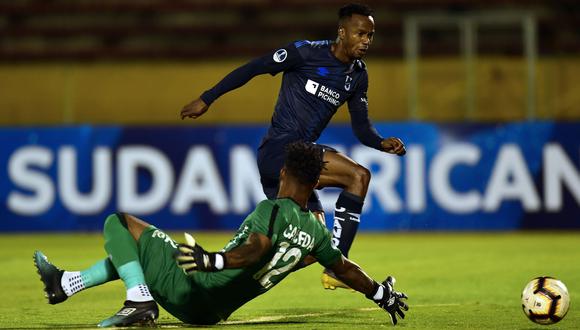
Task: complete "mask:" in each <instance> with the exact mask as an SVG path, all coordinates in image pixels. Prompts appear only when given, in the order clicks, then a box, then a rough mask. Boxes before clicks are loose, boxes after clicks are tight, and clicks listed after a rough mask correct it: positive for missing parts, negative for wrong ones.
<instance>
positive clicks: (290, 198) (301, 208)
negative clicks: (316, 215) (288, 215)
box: [277, 197, 310, 212]
mask: <svg viewBox="0 0 580 330" xmlns="http://www.w3.org/2000/svg"><path fill="white" fill-rule="evenodd" d="M277 199H288V200H291V201H292V202H294V204H296V205H297V206H298V207H299V208H300V210H301V211H303V212H308V211H310V210H308V209H306V208H303V207H302V206H300V204H298V202H297V201H295V200H294V198H292V197H280V198H277Z"/></svg>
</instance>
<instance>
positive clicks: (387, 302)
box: [366, 276, 409, 325]
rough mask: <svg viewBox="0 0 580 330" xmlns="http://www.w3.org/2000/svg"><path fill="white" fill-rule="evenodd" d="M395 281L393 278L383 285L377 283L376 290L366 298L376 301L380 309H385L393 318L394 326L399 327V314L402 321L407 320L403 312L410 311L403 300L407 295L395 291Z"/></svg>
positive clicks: (388, 278) (389, 278)
mask: <svg viewBox="0 0 580 330" xmlns="http://www.w3.org/2000/svg"><path fill="white" fill-rule="evenodd" d="M394 284H395V279H394V278H393V277H391V276H389V277H387V279H386V280H385V281H384V282H383V283H382V284H379V283H376V282H375V290H374V291H373V293H372V294H370V295H367V296H366V297H367V298H369V299H371V300H372V301H374V302H375V303H376V304H377V305H379V307H380V308H382V309H384V310H385V311H386V312H387V313H389V316H390V317H391V322H393V325H397V314H399V317H401V319H404V318H405V313H403V311H408V310H409V306H407V304H406V303H405V302H404V301H403V300H402V299H407V295H406V294H404V293H402V292H397V291H395V290H394V289H393V285H394Z"/></svg>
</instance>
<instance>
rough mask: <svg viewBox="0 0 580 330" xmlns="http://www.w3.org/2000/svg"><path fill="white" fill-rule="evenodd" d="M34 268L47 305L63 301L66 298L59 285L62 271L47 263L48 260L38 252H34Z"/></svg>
mask: <svg viewBox="0 0 580 330" xmlns="http://www.w3.org/2000/svg"><path fill="white" fill-rule="evenodd" d="M32 259H33V260H34V266H36V272H37V273H38V275H40V280H41V281H42V283H44V291H45V292H46V297H47V298H48V303H49V304H52V305H54V304H58V303H61V302H63V301H65V300H66V299H67V298H68V296H67V295H66V293H65V292H64V290H63V289H62V285H61V284H60V282H61V279H62V274H63V273H64V270H60V269H58V268H57V267H56V266H55V265H53V264H51V263H50V262H49V261H48V258H47V257H46V256H45V255H44V254H42V252H40V251H34V256H33V258H32Z"/></svg>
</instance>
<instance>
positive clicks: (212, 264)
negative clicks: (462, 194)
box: [175, 233, 272, 274]
mask: <svg viewBox="0 0 580 330" xmlns="http://www.w3.org/2000/svg"><path fill="white" fill-rule="evenodd" d="M185 240H186V243H184V244H178V246H177V251H176V254H175V259H176V261H177V265H178V266H179V267H180V268H181V269H183V271H184V272H185V273H187V274H191V273H193V272H195V271H202V272H217V271H220V270H223V269H228V268H243V267H246V266H250V265H253V264H255V263H257V262H258V261H259V260H260V259H261V258H262V256H264V255H265V254H266V253H267V252H268V251H269V249H270V247H271V246H272V242H271V241H270V238H268V236H266V235H263V234H260V233H251V234H250V235H249V236H248V238H247V239H246V242H245V243H244V244H242V245H240V246H237V247H235V248H233V249H231V250H230V251H227V252H207V251H206V250H205V249H204V248H203V247H201V246H200V245H199V244H197V243H196V242H195V239H193V237H191V235H189V234H185Z"/></svg>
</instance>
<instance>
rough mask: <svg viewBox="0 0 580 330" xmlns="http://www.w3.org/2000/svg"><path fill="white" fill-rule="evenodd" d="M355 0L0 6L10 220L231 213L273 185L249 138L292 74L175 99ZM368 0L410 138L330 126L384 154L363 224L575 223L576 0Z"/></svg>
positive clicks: (377, 112) (381, 104)
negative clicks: (195, 105) (207, 106)
mask: <svg viewBox="0 0 580 330" xmlns="http://www.w3.org/2000/svg"><path fill="white" fill-rule="evenodd" d="M341 3H342V2H339V1H321V2H312V1H265V0H256V1H141V0H132V1H112V0H108V1H64V0H63V1H49V2H43V1H11V2H2V3H0V13H2V15H1V16H0V81H1V82H2V87H1V88H0V109H2V112H1V115H0V124H2V127H1V128H0V141H1V142H2V143H1V145H2V147H1V149H0V151H1V152H0V159H2V169H1V173H0V174H1V177H2V182H3V184H2V188H1V189H0V193H1V198H2V205H1V206H0V211H1V212H0V213H1V214H2V216H1V219H0V230H4V231H21V230H98V229H99V228H100V224H101V221H102V220H101V219H102V218H103V216H105V215H106V214H108V213H110V212H113V211H116V210H119V209H120V210H124V211H129V212H131V213H135V214H138V215H142V216H144V217H146V218H147V219H149V220H151V221H152V222H155V223H157V224H159V225H160V226H161V227H166V228H174V229H176V228H196V229H234V228H236V226H237V224H239V223H240V220H241V218H242V217H243V216H244V214H246V213H247V212H249V211H250V210H251V208H252V206H253V205H254V204H255V203H256V202H257V201H259V200H260V199H261V198H262V197H263V195H261V192H260V186H259V184H258V182H257V181H258V177H257V170H256V167H255V161H254V158H255V150H256V147H257V145H258V144H259V141H260V138H261V135H262V134H263V132H264V130H265V128H266V127H267V123H268V122H269V118H270V116H271V113H272V109H273V104H274V103H275V100H276V95H277V89H278V87H279V81H280V78H281V75H278V76H276V77H274V78H272V77H270V76H267V75H266V76H259V77H256V78H255V79H253V80H252V81H251V82H250V83H248V84H247V85H246V86H244V87H243V88H240V89H238V90H236V91H233V92H231V93H229V94H227V95H225V96H223V97H222V98H220V99H219V100H218V101H217V102H216V103H214V104H213V105H212V107H211V110H210V111H209V113H207V114H206V115H205V116H203V117H201V118H200V119H198V120H196V121H192V120H185V121H182V120H180V119H179V116H178V114H179V110H180V109H181V107H182V106H183V105H184V104H185V103H187V102H189V101H190V100H192V99H193V98H195V97H197V96H198V95H199V94H200V93H201V92H203V91H204V90H205V89H207V88H209V87H211V86H213V84H215V83H216V82H217V81H219V79H221V77H223V76H224V75H225V74H227V73H228V72H229V71H231V70H232V69H234V68H236V67H237V66H239V65H241V64H242V63H245V62H246V61H248V60H249V59H250V58H252V57H253V56H257V55H260V54H263V53H265V52H267V51H270V50H273V49H277V48H279V47H282V46H283V45H285V44H287V43H289V42H291V41H293V40H298V39H310V40H317V39H323V38H332V37H334V36H335V30H336V8H337V7H339V6H340V4H341ZM369 4H370V5H372V6H373V7H374V9H375V11H376V15H375V16H376V22H377V26H376V31H377V33H376V39H375V41H374V44H373V46H372V50H371V52H370V56H369V57H368V59H367V62H368V67H369V72H370V88H369V99H370V116H371V117H372V119H373V120H374V122H375V123H377V124H378V126H379V127H380V128H381V129H380V131H381V132H383V134H386V135H395V136H400V137H402V138H403V140H404V141H405V142H406V143H407V144H408V147H409V149H410V153H409V155H408V156H407V157H405V158H401V159H396V157H389V156H384V155H381V154H380V153H378V152H376V151H372V150H366V151H365V150H364V149H361V148H360V146H359V145H358V144H357V141H356V140H355V139H354V138H353V137H352V133H351V132H350V129H349V127H348V120H349V119H348V112H347V111H346V110H345V109H340V110H339V111H338V113H337V115H336V116H335V118H334V120H333V121H332V123H331V126H332V127H331V129H329V130H328V131H327V132H326V134H324V135H323V137H322V139H321V141H322V142H324V143H327V144H331V145H334V146H336V147H338V148H340V149H342V150H344V151H345V152H347V153H348V154H349V155H350V156H351V157H353V158H355V160H357V161H359V162H361V163H364V164H365V165H368V166H369V167H370V168H371V169H372V170H373V176H374V178H373V180H372V186H371V190H370V192H369V197H368V202H367V206H366V208H365V213H366V214H367V215H366V216H365V217H363V219H364V220H363V222H362V227H361V228H362V229H367V230H430V229H438V230H441V229H451V230H458V229H459V230H464V229H517V228H543V227H549V228H579V227H580V221H579V220H580V216H579V215H580V209H579V204H580V172H579V170H578V166H579V164H580V159H579V153H578V151H579V144H578V142H579V141H580V134H579V133H578V131H579V129H580V123H579V122H578V120H579V118H580V108H579V107H578V103H579V101H580V90H579V88H580V78H579V77H580V56H579V53H580V38H578V37H579V35H578V31H579V30H580V29H578V28H579V24H580V20H579V17H578V16H579V14H578V9H579V7H578V5H577V4H575V2H573V1H544V2H542V1H540V2H538V1H499V0H498V1H486V2H482V1H444V0H441V1H371V2H369ZM186 162H187V163H186ZM335 196H336V194H333V193H332V191H331V192H330V193H326V194H324V193H323V198H324V201H325V203H324V204H325V207H327V208H328V210H329V211H332V207H333V202H334V199H335ZM328 218H329V219H331V216H329V217H328Z"/></svg>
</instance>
